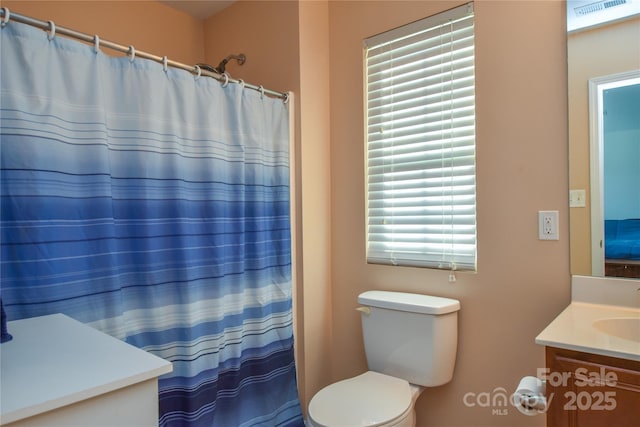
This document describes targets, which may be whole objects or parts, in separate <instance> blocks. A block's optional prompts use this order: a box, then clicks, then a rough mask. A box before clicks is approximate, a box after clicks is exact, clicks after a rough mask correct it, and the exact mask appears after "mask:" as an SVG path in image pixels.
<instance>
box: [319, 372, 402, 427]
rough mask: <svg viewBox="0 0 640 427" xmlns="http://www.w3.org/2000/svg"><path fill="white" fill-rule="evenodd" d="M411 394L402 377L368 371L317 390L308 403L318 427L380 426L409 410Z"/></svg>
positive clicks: (400, 417)
mask: <svg viewBox="0 0 640 427" xmlns="http://www.w3.org/2000/svg"><path fill="white" fill-rule="evenodd" d="M412 403H413V402H412V393H411V389H410V386H409V383H408V382H407V381H405V380H403V379H400V378H395V377H391V376H389V375H384V374H380V373H378V372H373V371H368V372H365V373H364V374H361V375H358V376H357V377H353V378H349V379H346V380H343V381H339V382H337V383H334V384H331V385H329V386H327V387H325V388H323V389H322V390H320V391H319V392H318V393H317V394H316V395H315V396H314V397H313V399H311V403H310V404H309V418H310V420H311V422H312V423H313V425H314V426H318V427H335V426H350V427H382V426H388V425H394V424H396V423H397V422H399V421H401V420H402V419H403V418H405V417H406V416H407V415H408V414H409V413H410V412H411V409H412V408H411V406H412Z"/></svg>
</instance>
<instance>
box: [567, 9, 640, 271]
mask: <svg viewBox="0 0 640 427" xmlns="http://www.w3.org/2000/svg"><path fill="white" fill-rule="evenodd" d="M567 45H568V49H567V54H568V61H569V99H570V100H571V102H570V104H569V145H570V147H571V149H570V157H569V161H570V179H569V182H570V185H571V188H574V189H585V190H586V192H587V204H586V207H585V208H571V272H572V273H573V274H582V275H587V276H589V275H591V211H590V206H591V195H590V193H589V192H590V189H591V185H590V172H589V170H590V169H589V158H590V155H589V94H588V80H589V79H591V78H594V77H602V76H606V75H609V74H615V73H620V72H623V71H630V70H634V69H635V70H637V69H639V68H640V60H639V59H638V58H640V18H634V19H631V20H627V21H622V22H618V23H615V24H611V25H607V26H604V27H598V28H594V29H589V30H584V31H579V32H576V33H572V34H569V36H568V40H567Z"/></svg>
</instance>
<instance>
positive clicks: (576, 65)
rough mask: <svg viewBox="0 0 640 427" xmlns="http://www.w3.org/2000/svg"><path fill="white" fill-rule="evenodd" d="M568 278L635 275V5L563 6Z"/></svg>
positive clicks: (638, 209) (638, 88)
mask: <svg viewBox="0 0 640 427" xmlns="http://www.w3.org/2000/svg"><path fill="white" fill-rule="evenodd" d="M567 31H568V34H567V59H568V91H569V93H568V96H569V98H568V99H569V111H568V116H569V188H570V197H569V198H570V214H569V216H570V230H569V235H570V239H571V242H570V247H571V273H572V274H579V275H586V276H592V275H593V276H618V277H635V278H640V1H639V0H615V1H609V0H603V1H595V2H594V1H593V0H588V1H572V0H569V1H567Z"/></svg>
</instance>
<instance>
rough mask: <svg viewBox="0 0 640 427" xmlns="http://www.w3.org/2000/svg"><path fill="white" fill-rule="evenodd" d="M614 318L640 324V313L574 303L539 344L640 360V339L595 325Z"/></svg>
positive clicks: (553, 323)
mask: <svg viewBox="0 0 640 427" xmlns="http://www.w3.org/2000/svg"><path fill="white" fill-rule="evenodd" d="M614 318H616V319H617V318H637V319H638V320H639V321H640V310H636V309H632V308H626V307H617V306H610V305H599V304H590V303H581V302H572V303H571V304H570V305H569V306H568V307H567V308H565V309H564V311H562V313H560V314H559V315H558V317H556V318H555V319H554V320H553V321H552V322H551V323H550V324H549V325H548V326H547V327H546V328H545V329H544V330H543V331H542V332H541V333H540V334H539V335H538V336H537V337H536V344H541V345H546V346H549V347H558V348H565V349H568V350H575V351H582V352H586V353H594V354H600V355H603V356H610V357H618V358H623V359H630V360H638V361H640V337H638V341H634V340H629V339H624V338H620V337H617V336H615V335H611V334H607V333H605V332H602V331H600V330H599V329H597V328H595V327H594V326H593V323H594V322H595V321H597V320H600V319H614Z"/></svg>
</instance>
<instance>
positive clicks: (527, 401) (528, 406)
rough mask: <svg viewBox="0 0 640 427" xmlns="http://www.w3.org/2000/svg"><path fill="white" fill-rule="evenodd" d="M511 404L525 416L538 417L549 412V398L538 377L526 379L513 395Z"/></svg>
mask: <svg viewBox="0 0 640 427" xmlns="http://www.w3.org/2000/svg"><path fill="white" fill-rule="evenodd" d="M511 403H512V404H513V406H515V407H516V408H517V409H518V411H520V412H522V413H523V414H525V415H530V416H532V415H538V414H540V413H542V412H544V411H546V410H547V398H546V397H545V387H544V383H543V382H542V380H540V379H539V378H536V377H531V376H528V377H524V378H522V379H521V380H520V384H518V387H517V388H516V391H515V393H513V394H512V395H511Z"/></svg>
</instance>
